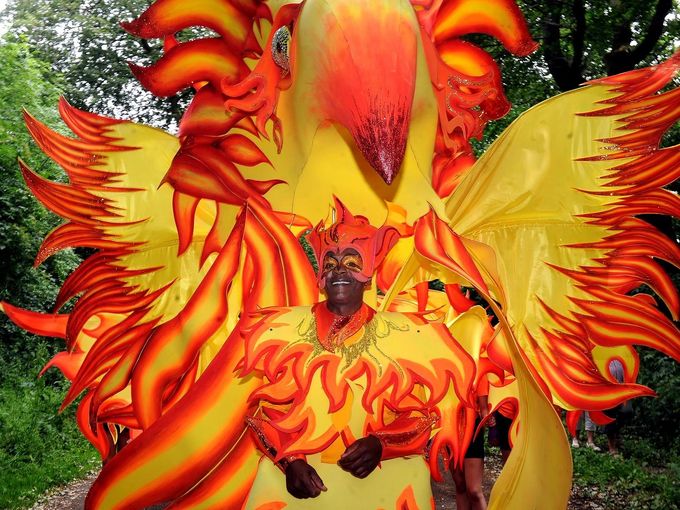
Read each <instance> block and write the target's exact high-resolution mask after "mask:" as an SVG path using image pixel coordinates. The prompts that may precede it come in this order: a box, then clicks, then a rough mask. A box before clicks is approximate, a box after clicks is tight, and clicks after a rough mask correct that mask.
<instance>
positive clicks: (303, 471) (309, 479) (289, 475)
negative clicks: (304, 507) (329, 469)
mask: <svg viewBox="0 0 680 510" xmlns="http://www.w3.org/2000/svg"><path fill="white" fill-rule="evenodd" d="M286 489H287V490H288V492H289V493H290V495H291V496H294V497H296V498H298V499H306V498H315V497H317V496H318V495H319V494H321V491H323V492H326V491H327V490H328V489H326V486H325V485H324V484H323V481H322V480H321V478H320V477H319V475H318V474H317V472H316V470H315V469H314V468H313V467H312V466H310V465H309V464H307V463H306V462H305V461H304V460H302V459H297V460H294V461H293V462H291V463H290V464H288V466H286Z"/></svg>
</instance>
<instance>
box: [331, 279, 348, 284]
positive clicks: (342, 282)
mask: <svg viewBox="0 0 680 510" xmlns="http://www.w3.org/2000/svg"><path fill="white" fill-rule="evenodd" d="M350 283H351V282H350V281H348V280H338V281H337V282H332V283H331V285H349V284H350Z"/></svg>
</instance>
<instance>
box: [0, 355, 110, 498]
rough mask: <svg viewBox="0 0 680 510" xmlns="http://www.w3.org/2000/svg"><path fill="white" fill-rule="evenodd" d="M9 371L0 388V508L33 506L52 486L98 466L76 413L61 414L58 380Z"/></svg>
mask: <svg viewBox="0 0 680 510" xmlns="http://www.w3.org/2000/svg"><path fill="white" fill-rule="evenodd" d="M24 370H25V369H24ZM8 372H9V373H8ZM8 372H5V374H3V380H2V385H0V509H10V508H23V507H27V506H30V505H31V504H32V503H33V502H35V501H36V500H37V499H38V498H39V497H40V495H41V494H42V493H43V492H45V491H46V490H47V489H49V488H50V487H53V486H55V485H60V484H64V483H67V482H69V481H71V480H73V479H74V478H79V477H82V476H84V475H85V474H86V473H88V472H90V471H92V469H94V468H96V467H97V466H99V459H98V455H97V453H96V451H95V450H94V448H92V446H90V444H89V443H88V442H87V441H86V440H85V439H84V438H83V437H82V435H81V434H80V432H79V431H78V429H77V426H76V424H75V418H74V416H73V414H74V410H73V409H72V408H69V409H67V410H66V411H65V412H64V413H62V414H58V413H57V410H58V409H59V405H60V404H61V400H62V398H63V396H64V392H65V385H64V384H63V383H62V382H61V381H60V376H59V375H58V374H55V375H54V376H48V377H46V378H45V379H40V380H38V379H36V378H35V377H34V374H35V373H37V371H35V372H33V371H32V370H30V371H28V372H29V373H26V371H24V373H11V372H12V368H11V367H10V368H9V370H8Z"/></svg>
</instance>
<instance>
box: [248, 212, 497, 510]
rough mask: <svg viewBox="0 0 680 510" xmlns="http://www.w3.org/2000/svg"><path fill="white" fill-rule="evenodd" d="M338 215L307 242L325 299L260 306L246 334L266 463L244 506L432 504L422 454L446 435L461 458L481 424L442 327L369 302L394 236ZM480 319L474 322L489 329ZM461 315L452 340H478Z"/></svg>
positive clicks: (470, 374)
mask: <svg viewBox="0 0 680 510" xmlns="http://www.w3.org/2000/svg"><path fill="white" fill-rule="evenodd" d="M335 212H336V215H337V219H336V221H335V222H334V223H333V224H332V225H330V226H329V227H328V228H325V227H324V226H323V224H322V223H320V224H319V225H317V227H316V228H315V229H314V230H313V231H312V232H311V233H310V234H309V235H308V236H307V240H308V241H309V243H310V245H311V246H312V248H313V250H314V254H315V256H316V259H317V261H318V263H319V269H318V280H317V281H318V285H319V288H320V289H322V290H324V292H325V294H326V296H327V299H326V300H325V301H322V302H320V303H317V304H315V305H313V306H311V307H294V308H275V309H264V310H262V311H259V312H257V313H256V316H258V317H263V318H261V319H260V320H257V321H256V323H255V324H254V325H252V326H249V327H247V328H245V330H244V335H245V342H246V352H247V353H248V354H247V355H246V358H245V359H244V366H243V369H242V372H241V375H242V376H243V377H252V376H253V375H255V374H257V375H259V377H261V378H262V380H263V383H262V386H261V387H260V388H258V389H257V390H255V392H254V395H255V396H256V397H255V398H256V401H257V406H256V407H255V408H254V412H253V413H252V414H251V415H249V417H248V418H247V422H248V425H249V426H250V428H251V431H252V433H253V435H254V437H255V440H256V442H257V444H258V448H259V449H260V451H261V452H262V453H263V454H264V455H265V456H266V457H268V459H263V460H262V461H261V462H260V464H259V467H258V471H257V476H256V477H255V481H254V483H253V487H252V489H251V492H250V494H249V496H248V498H247V502H246V505H245V508H248V509H256V508H269V507H268V506H266V505H274V504H276V505H280V507H283V506H290V507H291V508H319V507H321V508H328V509H331V508H338V509H340V508H347V506H348V505H352V504H355V505H359V506H360V507H361V508H366V509H369V508H376V509H377V508H429V507H430V506H431V505H433V504H434V503H433V502H432V494H431V489H430V472H429V470H428V466H427V462H426V461H425V459H424V455H425V450H426V448H427V447H428V445H429V444H430V441H432V446H431V455H432V458H433V459H436V458H437V454H438V453H439V449H440V448H442V445H443V444H445V443H446V441H443V440H442V438H443V437H448V438H455V439H453V441H452V442H451V443H450V444H449V445H448V446H449V448H450V449H453V450H455V451H454V456H458V457H459V455H458V454H459V453H460V452H461V451H464V450H465V444H460V443H459V439H458V438H464V437H465V430H466V428H467V429H468V430H469V426H467V425H468V424H467V419H466V418H467V417H468V416H471V417H472V419H474V412H473V410H472V409H471V408H469V407H470V404H469V403H468V400H469V397H468V394H469V393H470V389H471V384H472V381H473V380H474V374H475V367H474V363H473V360H472V358H471V357H470V356H469V355H468V354H467V352H466V351H465V350H464V348H463V347H462V346H461V345H460V344H459V343H458V342H457V341H456V340H455V338H454V337H453V336H452V335H451V333H450V331H449V328H447V327H446V326H445V325H444V324H443V323H441V322H438V323H428V322H427V321H425V320H424V319H423V318H422V316H419V315H418V314H404V313H399V312H376V311H375V310H374V309H373V308H371V307H370V306H368V305H367V304H366V303H364V302H363V293H364V290H365V289H366V288H368V287H370V285H371V278H372V276H373V274H374V272H375V269H376V267H377V266H378V265H379V264H380V263H381V262H382V260H383V258H384V257H385V255H386V253H387V252H388V251H389V249H390V248H392V246H393V245H394V244H395V243H396V242H397V239H398V238H399V234H398V232H397V230H396V229H395V228H394V227H391V226H383V227H381V228H380V229H376V228H375V227H372V226H371V225H369V223H368V221H367V220H366V218H364V217H362V216H353V215H352V214H351V213H350V212H349V211H348V210H347V209H346V208H345V207H344V206H343V205H342V204H341V203H340V202H339V201H336V209H335ZM478 312H479V313H477V314H476V313H475V312H474V311H473V312H471V314H472V315H473V316H474V317H475V318H476V320H477V321H480V322H483V321H485V318H484V316H483V314H482V312H481V310H478ZM460 319H461V320H460V321H458V324H456V323H455V322H454V324H452V326H451V330H452V331H454V332H455V335H456V336H461V335H462V336H465V335H474V334H475V333H476V330H475V329H471V328H470V327H469V325H470V323H469V321H468V318H467V317H466V316H460ZM247 320H248V321H252V320H254V318H253V317H251V318H250V319H247ZM461 325H462V326H461ZM466 406H467V407H466ZM468 436H469V434H468ZM467 441H468V442H469V438H467ZM460 460H461V459H460V458H459V459H458V460H457V463H458V464H459V463H460ZM359 479H365V480H359ZM301 498H302V499H304V498H315V500H314V501H309V502H304V501H303V502H301V501H300V499H301ZM277 507H278V506H277Z"/></svg>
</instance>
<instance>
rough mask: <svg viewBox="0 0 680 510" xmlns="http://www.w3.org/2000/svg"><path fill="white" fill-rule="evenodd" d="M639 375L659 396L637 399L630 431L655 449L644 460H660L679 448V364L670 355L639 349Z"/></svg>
mask: <svg viewBox="0 0 680 510" xmlns="http://www.w3.org/2000/svg"><path fill="white" fill-rule="evenodd" d="M638 352H639V354H640V374H639V376H638V382H639V383H640V384H644V385H645V386H649V387H650V388H652V389H653V390H654V391H656V393H657V395H658V396H657V397H656V398H642V399H636V400H635V401H634V404H633V409H634V412H635V418H634V420H633V422H632V423H631V425H630V427H629V428H630V431H631V432H632V433H634V434H636V435H637V436H639V437H641V438H647V439H648V440H649V441H650V442H651V443H652V444H653V445H654V447H655V448H653V449H652V450H651V453H652V454H653V455H650V456H649V457H648V458H646V459H645V460H646V461H648V462H652V461H654V460H655V459H656V460H655V461H656V463H657V464H658V463H659V455H661V454H663V453H664V452H665V451H666V450H668V449H671V450H675V451H680V436H678V423H680V394H679V393H678V391H677V388H678V381H680V364H678V363H677V362H675V361H674V360H673V359H671V358H669V357H668V356H666V355H664V354H662V353H660V352H658V351H654V350H652V349H647V348H639V349H638Z"/></svg>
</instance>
